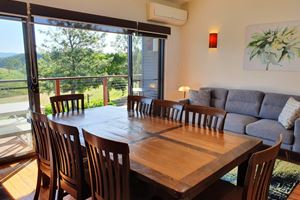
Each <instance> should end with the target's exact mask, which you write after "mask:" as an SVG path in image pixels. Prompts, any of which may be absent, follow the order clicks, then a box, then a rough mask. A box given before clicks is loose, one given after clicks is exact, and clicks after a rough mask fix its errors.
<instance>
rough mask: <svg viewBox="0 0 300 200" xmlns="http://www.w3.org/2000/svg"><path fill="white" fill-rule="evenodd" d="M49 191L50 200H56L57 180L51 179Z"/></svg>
mask: <svg viewBox="0 0 300 200" xmlns="http://www.w3.org/2000/svg"><path fill="white" fill-rule="evenodd" d="M49 189H50V191H49V200H54V199H55V193H56V178H50V185H49Z"/></svg>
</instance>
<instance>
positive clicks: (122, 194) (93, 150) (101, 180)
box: [83, 130, 130, 200]
mask: <svg viewBox="0 0 300 200" xmlns="http://www.w3.org/2000/svg"><path fill="white" fill-rule="evenodd" d="M83 135H84V139H85V146H86V149H87V155H88V163H89V173H90V182H91V192H92V199H97V200H129V167H130V165H129V147H128V144H125V143H121V142H116V141H111V140H108V139H104V138H101V137H97V136H95V135H92V134H91V133H89V132H87V131H85V130H83Z"/></svg>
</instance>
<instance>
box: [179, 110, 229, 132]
mask: <svg viewBox="0 0 300 200" xmlns="http://www.w3.org/2000/svg"><path fill="white" fill-rule="evenodd" d="M184 110H185V123H186V124H190V123H191V124H192V125H197V126H199V127H206V128H212V129H217V130H223V129H224V121H225V118H226V111H224V110H222V109H219V108H213V107H206V106H197V105H186V106H185V108H184Z"/></svg>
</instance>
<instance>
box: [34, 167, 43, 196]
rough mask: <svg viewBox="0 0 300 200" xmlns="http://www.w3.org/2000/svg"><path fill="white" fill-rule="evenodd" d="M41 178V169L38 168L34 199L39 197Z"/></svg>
mask: <svg viewBox="0 0 300 200" xmlns="http://www.w3.org/2000/svg"><path fill="white" fill-rule="evenodd" d="M41 180H42V171H41V170H40V169H38V177H37V182H36V188H35V194H34V200H38V199H39V195H40V190H41Z"/></svg>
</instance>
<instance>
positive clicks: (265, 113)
mask: <svg viewBox="0 0 300 200" xmlns="http://www.w3.org/2000/svg"><path fill="white" fill-rule="evenodd" d="M290 97H294V98H295V99H296V100H298V101H300V96H293V95H286V94H276V93H266V94H265V97H264V100H263V102H262V105H261V109H260V112H259V117H261V118H265V119H274V120H277V119H278V117H279V115H280V113H281V111H282V109H283V107H284V106H285V104H286V102H287V100H288V99H289V98H290Z"/></svg>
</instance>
